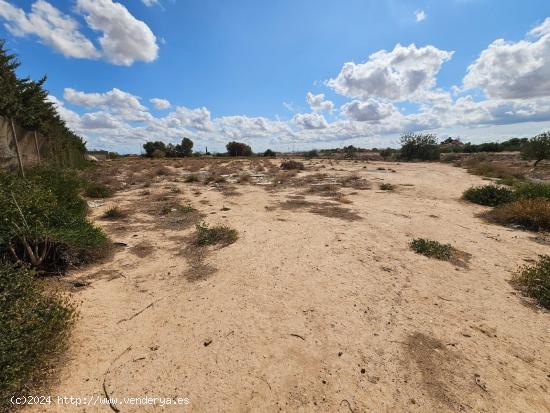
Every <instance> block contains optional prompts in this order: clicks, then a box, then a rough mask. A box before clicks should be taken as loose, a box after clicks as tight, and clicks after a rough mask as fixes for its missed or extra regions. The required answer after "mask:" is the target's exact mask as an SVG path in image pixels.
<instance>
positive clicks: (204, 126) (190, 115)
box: [166, 106, 213, 131]
mask: <svg viewBox="0 0 550 413" xmlns="http://www.w3.org/2000/svg"><path fill="white" fill-rule="evenodd" d="M166 121H167V124H168V126H170V127H189V128H193V129H198V130H201V131H209V130H212V129H213V125H212V120H211V118H210V111H209V110H208V109H206V108H205V107H201V108H196V109H188V108H186V107H185V106H178V107H177V108H176V109H175V110H174V111H173V112H171V113H169V114H168V116H167V117H166Z"/></svg>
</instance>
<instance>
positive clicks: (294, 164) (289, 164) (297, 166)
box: [281, 159, 305, 171]
mask: <svg viewBox="0 0 550 413" xmlns="http://www.w3.org/2000/svg"><path fill="white" fill-rule="evenodd" d="M281 169H283V170H285V171H288V170H303V169H305V166H304V164H303V163H302V162H298V161H294V160H292V159H290V160H288V161H284V162H283V163H281Z"/></svg>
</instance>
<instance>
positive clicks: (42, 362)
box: [0, 261, 75, 411]
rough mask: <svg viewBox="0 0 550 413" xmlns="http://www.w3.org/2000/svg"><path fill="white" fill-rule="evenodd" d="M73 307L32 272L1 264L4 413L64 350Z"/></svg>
mask: <svg viewBox="0 0 550 413" xmlns="http://www.w3.org/2000/svg"><path fill="white" fill-rule="evenodd" d="M74 318H75V311H74V309H73V307H72V306H71V305H70V304H69V303H68V302H67V301H65V300H63V299H61V298H60V297H58V296H52V295H47V294H46V293H45V292H44V288H43V284H42V283H41V282H38V281H37V280H35V279H34V274H33V272H32V271H30V270H28V269H27V268H25V267H20V266H14V265H13V264H9V263H6V262H3V261H0V371H1V372H2V374H0V411H4V409H6V410H5V411H10V409H13V406H11V407H10V401H9V399H10V397H11V396H12V395H18V394H20V393H21V392H22V391H23V389H25V390H27V391H28V385H29V383H31V382H32V381H33V380H36V379H38V377H39V375H40V371H41V370H42V369H43V368H44V367H46V366H47V365H48V364H49V363H50V362H51V361H52V358H55V356H56V355H57V354H58V353H59V352H60V351H61V350H62V349H63V347H64V345H65V339H66V337H67V335H68V333H69V330H70V326H71V324H72V322H73V321H74Z"/></svg>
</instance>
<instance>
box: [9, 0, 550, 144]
mask: <svg viewBox="0 0 550 413" xmlns="http://www.w3.org/2000/svg"><path fill="white" fill-rule="evenodd" d="M549 16H550V2H549V1H547V0H546V1H544V0H526V1H523V2H520V1H517V0H500V1H496V0H431V1H430V0H426V1H405V0H378V1H366V0H364V1H357V0H350V1H326V0H315V1H313V0H308V1H298V0H294V1H287V0H281V1H244V0H239V1H237V0H235V1H221V0H217V1H214V0H202V1H191V0H187V1H183V0H157V1H155V0H132V1H123V0H118V1H114V0H49V1H46V0H36V1H34V0H33V1H17V0H0V37H1V38H5V39H6V40H7V45H8V47H9V48H10V49H11V50H12V51H14V52H16V53H17V54H18V55H19V56H20V59H21V61H22V63H23V65H22V67H21V68H20V72H21V74H22V75H30V76H32V77H35V78H38V77H40V76H42V75H43V74H44V73H46V74H47V75H48V83H47V87H48V89H49V90H50V93H51V95H52V96H53V97H52V99H54V100H55V102H56V103H57V104H58V107H59V111H60V113H61V114H62V116H63V117H64V118H65V119H66V120H67V122H68V124H69V125H70V126H71V127H72V128H73V129H75V131H76V132H77V133H79V134H81V135H83V136H84V137H85V139H86V140H87V141H88V146H90V147H93V148H105V149H112V150H118V151H121V152H137V151H139V148H140V146H141V145H142V144H143V142H144V141H145V140H151V139H160V140H164V141H165V142H178V141H179V140H181V138H182V137H183V136H188V137H190V138H192V139H193V140H194V141H195V143H196V147H197V149H201V148H202V147H203V146H205V145H208V146H209V147H210V148H212V149H214V150H216V149H217V150H222V148H223V146H224V144H225V142H227V141H229V140H233V139H236V140H242V141H246V142H248V143H250V144H252V145H253V148H254V149H256V150H263V149H266V148H267V147H272V148H274V149H278V150H287V149H291V148H294V149H307V148H312V147H318V148H321V147H335V146H342V145H348V144H354V145H360V146H364V147H381V146H393V145H395V143H396V142H397V138H398V136H399V134H400V133H401V132H404V131H426V132H432V133H436V134H438V136H441V137H443V136H448V135H449V134H452V135H453V136H461V137H463V139H465V140H472V141H476V142H479V141H483V140H491V139H504V138H507V137H510V136H531V135H533V134H536V133H539V132H541V131H543V130H546V129H550V103H549V98H550V69H548V67H550V20H548V21H547V20H546V18H547V17H549ZM498 39H503V40H498ZM345 65H346V66H345ZM308 93H309V94H310V95H309V96H310V99H309V101H308V99H307V96H308ZM321 95H323V96H321ZM155 98H156V99H161V100H158V101H153V102H152V101H151V99H155ZM155 102H156V103H155ZM168 105H169V106H168Z"/></svg>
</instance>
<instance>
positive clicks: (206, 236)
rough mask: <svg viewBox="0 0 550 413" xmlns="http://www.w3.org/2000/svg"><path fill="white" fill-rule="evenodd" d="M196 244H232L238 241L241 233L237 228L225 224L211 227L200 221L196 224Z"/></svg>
mask: <svg viewBox="0 0 550 413" xmlns="http://www.w3.org/2000/svg"><path fill="white" fill-rule="evenodd" d="M196 228H197V232H196V238H195V244H196V245H197V246H206V245H222V246H226V245H230V244H233V243H234V242H235V241H237V239H238V237H239V234H238V232H237V230H235V229H233V228H229V227H228V226H225V225H218V226H215V227H209V226H208V224H206V223H204V222H203V223H200V224H197V226H196Z"/></svg>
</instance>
